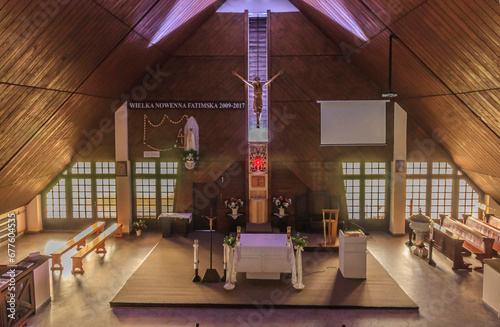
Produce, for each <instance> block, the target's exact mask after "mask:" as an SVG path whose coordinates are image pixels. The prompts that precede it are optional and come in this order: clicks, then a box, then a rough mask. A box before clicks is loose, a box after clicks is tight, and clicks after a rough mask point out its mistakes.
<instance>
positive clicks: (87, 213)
mask: <svg viewBox="0 0 500 327" xmlns="http://www.w3.org/2000/svg"><path fill="white" fill-rule="evenodd" d="M71 190H72V192H71V193H72V198H73V218H92V181H91V179H90V178H73V179H71Z"/></svg>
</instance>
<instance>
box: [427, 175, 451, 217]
mask: <svg viewBox="0 0 500 327" xmlns="http://www.w3.org/2000/svg"><path fill="white" fill-rule="evenodd" d="M452 197H453V179H451V178H433V179H432V186H431V216H430V217H431V218H432V219H437V218H439V215H442V214H444V215H451V209H452V207H451V205H452Z"/></svg>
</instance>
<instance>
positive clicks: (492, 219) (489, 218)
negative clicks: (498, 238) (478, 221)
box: [486, 214, 500, 229]
mask: <svg viewBox="0 0 500 327" xmlns="http://www.w3.org/2000/svg"><path fill="white" fill-rule="evenodd" d="M486 222H487V223H488V225H490V226H493V227H495V228H498V229H500V217H497V216H495V215H492V214H486Z"/></svg>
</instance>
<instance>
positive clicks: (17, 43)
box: [0, 0, 223, 212]
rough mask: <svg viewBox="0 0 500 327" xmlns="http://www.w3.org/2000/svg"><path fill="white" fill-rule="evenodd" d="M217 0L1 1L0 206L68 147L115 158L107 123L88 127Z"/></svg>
mask: <svg viewBox="0 0 500 327" xmlns="http://www.w3.org/2000/svg"><path fill="white" fill-rule="evenodd" d="M222 2H223V1H216V0H198V1H191V0H167V1H165V0H162V1H159V0H142V1H136V0H116V1H105V0H96V1H91V0H79V1H55V0H54V1H30V0H10V1H8V0H7V1H6V0H4V1H0V113H1V114H0V195H1V196H0V212H6V211H8V210H12V209H15V208H17V207H19V206H21V205H25V204H27V203H28V202H29V201H30V200H31V199H32V198H33V197H34V196H35V195H36V194H38V193H40V192H41V191H42V190H43V188H44V187H45V186H46V185H47V184H48V183H50V182H51V181H52V180H53V179H54V178H55V177H56V176H57V175H58V174H59V173H60V172H61V171H62V170H63V169H64V167H66V165H68V163H69V162H70V161H71V160H72V159H73V158H75V155H79V157H80V158H90V159H92V158H105V159H114V153H109V152H108V153H102V152H101V151H100V150H99V145H100V144H102V143H107V144H109V143H112V142H113V141H114V137H113V135H112V132H110V131H109V127H108V128H107V129H106V128H105V129H103V130H107V131H108V133H107V134H106V133H104V135H100V136H97V137H94V138H93V139H92V140H90V139H91V138H92V136H93V135H94V134H95V133H96V132H97V129H99V128H100V127H103V126H106V123H109V120H112V119H113V112H114V110H116V109H117V108H118V107H119V106H120V105H121V103H123V101H124V99H126V98H127V97H129V96H132V97H134V95H135V96H141V95H142V94H141V93H140V92H138V91H136V93H134V90H139V89H138V88H140V87H142V86H143V83H148V85H153V84H154V82H155V81H156V80H155V79H152V78H148V77H146V76H147V75H150V74H151V72H152V71H158V70H159V69H160V67H161V66H162V65H163V63H164V62H165V61H166V60H167V59H168V58H169V56H170V55H171V54H172V53H173V52H174V51H175V50H176V49H177V48H178V47H179V46H180V45H181V44H182V43H184V41H185V40H186V39H187V38H189V36H190V35H192V34H193V33H194V32H195V31H196V30H197V29H198V28H199V27H200V26H201V25H202V24H203V23H204V22H205V21H206V19H208V18H209V17H211V16H212V14H213V13H214V12H215V11H216V10H217V8H218V7H219V6H220V5H221V4H222ZM167 18H168V19H167ZM163 76H164V75H158V76H157V77H158V78H157V79H161V78H162V77H163ZM157 84H159V83H157ZM106 148H107V149H114V147H113V145H112V144H111V146H106Z"/></svg>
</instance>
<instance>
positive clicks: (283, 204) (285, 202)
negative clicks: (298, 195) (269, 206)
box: [273, 195, 292, 216]
mask: <svg viewBox="0 0 500 327" xmlns="http://www.w3.org/2000/svg"><path fill="white" fill-rule="evenodd" d="M273 203H274V204H275V205H276V207H277V208H278V210H279V215H280V216H284V215H285V209H286V208H288V207H289V206H290V205H291V204H292V199H288V198H285V197H283V196H281V195H280V196H278V197H275V198H273Z"/></svg>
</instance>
